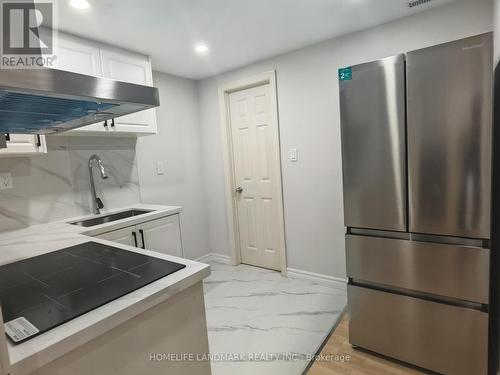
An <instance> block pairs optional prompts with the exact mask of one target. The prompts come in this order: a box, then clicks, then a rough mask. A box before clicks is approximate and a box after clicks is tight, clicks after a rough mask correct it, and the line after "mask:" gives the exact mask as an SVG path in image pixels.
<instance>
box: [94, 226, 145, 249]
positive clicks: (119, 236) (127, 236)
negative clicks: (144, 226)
mask: <svg viewBox="0 0 500 375" xmlns="http://www.w3.org/2000/svg"><path fill="white" fill-rule="evenodd" d="M134 232H135V226H133V227H127V228H123V229H118V230H115V231H113V232H107V233H103V234H100V235H99V236H96V237H97V238H100V239H103V240H107V241H112V242H117V243H121V244H123V245H128V246H133V247H137V244H136V243H135V240H134V236H135V238H137V235H136V234H134Z"/></svg>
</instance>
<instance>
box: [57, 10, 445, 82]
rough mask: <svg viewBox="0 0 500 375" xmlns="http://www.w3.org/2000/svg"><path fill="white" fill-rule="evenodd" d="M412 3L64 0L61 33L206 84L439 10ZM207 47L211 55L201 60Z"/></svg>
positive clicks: (60, 14) (157, 68) (60, 21)
mask: <svg viewBox="0 0 500 375" xmlns="http://www.w3.org/2000/svg"><path fill="white" fill-rule="evenodd" d="M450 1H453V0H433V1H432V2H431V3H428V4H426V5H422V6H418V7H415V8H412V9H410V8H408V1H407V0H406V1H405V0H89V2H90V4H91V7H90V9H87V10H83V11H82V10H76V9H74V8H72V7H70V6H69V5H68V4H69V0H58V5H59V17H58V19H59V28H60V29H61V30H63V31H67V32H71V33H73V34H77V35H81V36H85V37H87V38H90V39H94V40H98V41H101V42H105V43H109V44H113V45H116V46H120V47H123V48H127V49H130V50H134V51H138V52H141V53H144V54H147V55H149V56H151V59H152V61H153V68H154V69H156V70H160V71H163V72H167V73H171V74H175V75H179V76H183V77H189V78H195V79H199V78H204V77H207V76H211V75H214V74H217V73H221V72H224V71H227V70H230V69H234V68H237V67H240V66H243V65H246V64H249V63H251V62H254V61H258V60H262V59H264V58H267V57H271V56H275V55H278V54H280V53H283V52H287V51H291V50H294V49H298V48H300V47H303V46H306V45H309V44H313V43H316V42H319V41H322V40H326V39H329V38H332V37H335V36H339V35H343V34H347V33H350V32H353V31H357V30H362V29H365V28H368V27H372V26H375V25H379V24H382V23H385V22H388V21H391V20H395V19H398V18H402V17H406V16H409V15H411V14H414V13H417V12H421V11H423V10H427V9H429V8H432V7H436V6H440V5H442V4H444V3H448V2H450ZM200 41H203V42H205V43H207V44H208V45H209V46H210V50H211V52H210V54H208V55H207V56H198V55H196V54H195V53H194V52H193V46H194V45H195V44H196V43H198V42H200Z"/></svg>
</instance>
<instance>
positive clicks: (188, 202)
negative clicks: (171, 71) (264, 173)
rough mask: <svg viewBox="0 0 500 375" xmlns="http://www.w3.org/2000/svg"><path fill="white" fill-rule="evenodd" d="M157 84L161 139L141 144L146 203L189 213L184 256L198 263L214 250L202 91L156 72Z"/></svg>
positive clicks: (184, 224)
mask: <svg viewBox="0 0 500 375" xmlns="http://www.w3.org/2000/svg"><path fill="white" fill-rule="evenodd" d="M153 81H154V84H155V86H156V87H158V89H159V92H160V107H159V108H157V110H156V111H157V112H156V113H157V122H158V134H157V135H156V136H147V137H141V138H139V139H138V141H137V165H138V171H139V179H140V184H141V200H142V202H144V203H157V204H166V205H179V206H182V207H183V208H184V211H183V213H182V216H181V219H182V230H183V240H184V255H185V256H186V257H187V258H190V259H195V258H198V257H200V256H202V255H205V254H207V253H208V250H209V244H208V232H207V225H206V220H207V215H206V211H205V201H204V181H203V180H202V176H203V172H202V169H201V168H202V163H201V158H202V155H201V151H200V149H201V142H200V130H199V123H198V98H197V86H196V82H195V81H192V80H189V79H184V78H179V77H175V76H171V75H167V74H163V73H159V72H153ZM157 161H163V162H164V165H165V174H164V175H157V173H156V162H157Z"/></svg>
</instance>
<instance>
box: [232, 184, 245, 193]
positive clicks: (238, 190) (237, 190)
mask: <svg viewBox="0 0 500 375" xmlns="http://www.w3.org/2000/svg"><path fill="white" fill-rule="evenodd" d="M234 192H235V193H238V194H241V193H242V192H243V188H242V187H241V186H238V187H237V188H236V189H234Z"/></svg>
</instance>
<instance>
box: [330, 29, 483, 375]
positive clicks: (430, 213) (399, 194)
mask: <svg viewBox="0 0 500 375" xmlns="http://www.w3.org/2000/svg"><path fill="white" fill-rule="evenodd" d="M492 45H493V38H492V34H491V33H488V34H483V35H479V36H475V37H471V38H467V39H463V40H459V41H454V42H451V43H446V44H442V45H438V46H433V47H430V48H425V49H421V50H418V51H413V52H409V53H406V54H401V55H397V56H393V57H389V58H386V59H382V60H379V61H375V62H370V63H366V64H361V65H357V66H352V67H349V68H344V69H340V70H339V85H340V104H341V132H342V163H343V183H344V220H345V226H346V228H347V229H346V237H345V241H346V259H347V276H348V278H349V284H348V311H349V339H350V342H351V344H352V345H354V346H357V347H360V348H364V349H367V350H370V351H373V352H377V353H380V354H383V355H386V356H389V357H393V358H396V359H398V360H402V361H404V362H408V363H411V364H413V365H417V366H420V367H423V368H426V369H429V370H432V371H435V372H438V373H444V374H454V375H460V374H468V375H469V374H474V375H480V374H487V373H488V330H489V314H488V311H489V305H490V301H489V278H490V214H491V209H490V203H491V170H492V161H491V160H492V91H493V88H492V86H493V46H492Z"/></svg>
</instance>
